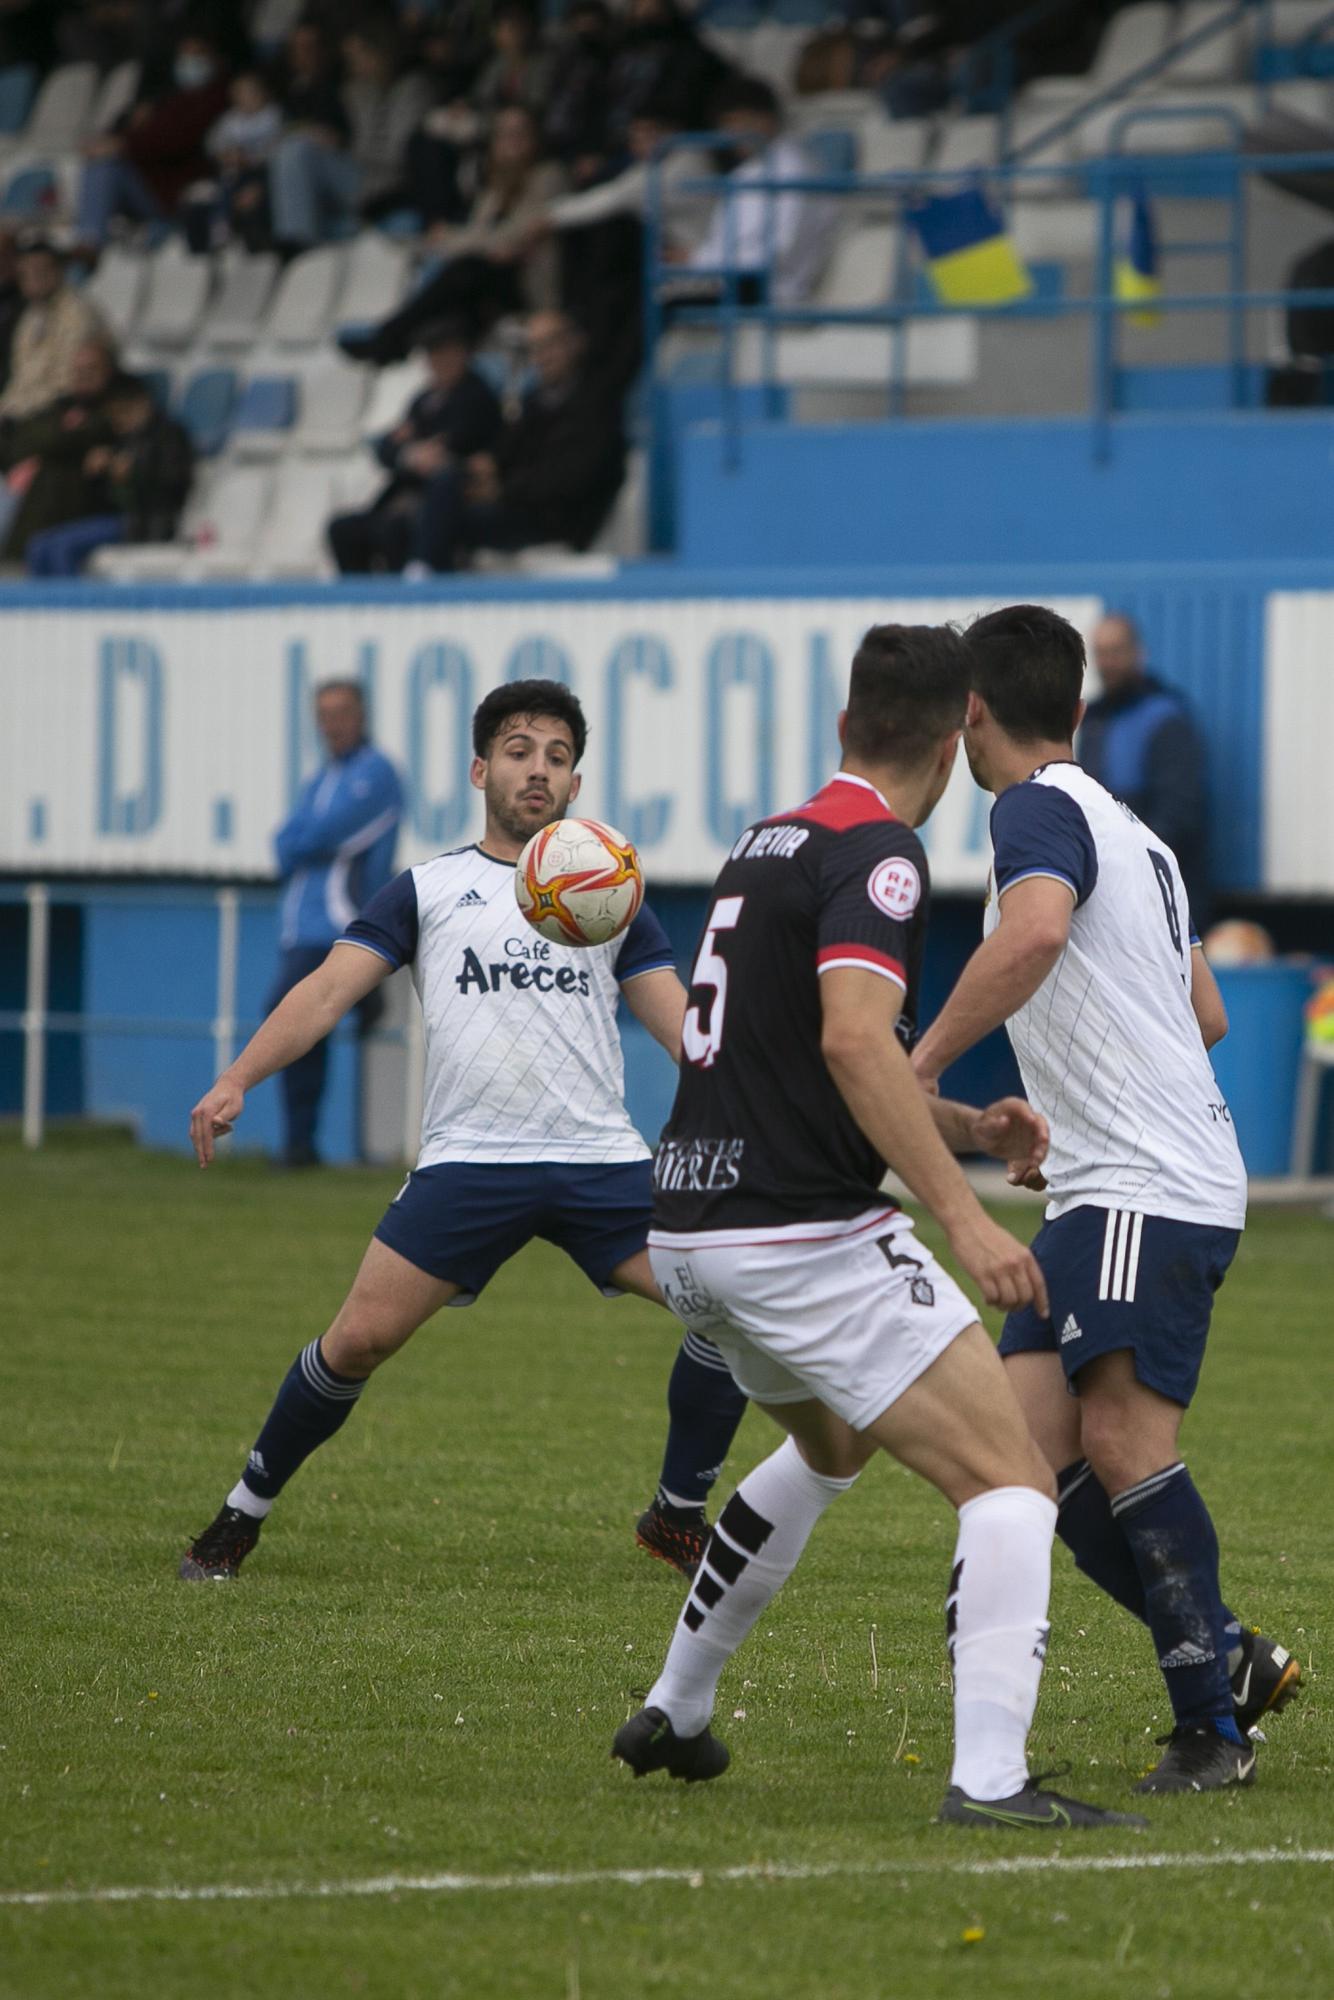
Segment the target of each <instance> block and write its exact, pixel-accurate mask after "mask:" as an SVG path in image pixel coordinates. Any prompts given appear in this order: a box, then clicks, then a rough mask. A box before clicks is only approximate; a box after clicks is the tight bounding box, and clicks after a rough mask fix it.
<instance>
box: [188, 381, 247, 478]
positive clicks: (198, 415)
mask: <svg viewBox="0 0 1334 2000" xmlns="http://www.w3.org/2000/svg"><path fill="white" fill-rule="evenodd" d="M235 407H236V370H235V369H234V368H204V369H201V370H200V372H199V374H198V375H192V376H191V378H190V380H189V381H188V382H187V383H186V385H185V392H184V394H183V395H182V397H181V409H180V417H181V422H182V423H183V424H184V425H185V428H186V429H187V430H188V431H189V433H190V436H191V437H192V438H193V439H194V446H195V450H196V451H197V452H199V453H201V454H202V456H203V457H205V458H212V457H213V456H214V455H215V454H216V453H217V452H220V451H221V450H222V447H223V446H224V445H225V444H226V442H227V434H228V432H229V431H230V430H231V426H232V411H233V410H234V408H235Z"/></svg>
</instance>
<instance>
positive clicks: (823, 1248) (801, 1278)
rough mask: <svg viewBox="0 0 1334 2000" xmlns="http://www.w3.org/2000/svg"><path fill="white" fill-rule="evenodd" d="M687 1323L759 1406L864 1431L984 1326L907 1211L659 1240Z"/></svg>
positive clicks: (657, 1250) (653, 1238) (675, 1305)
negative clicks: (827, 1415) (816, 1410)
mask: <svg viewBox="0 0 1334 2000" xmlns="http://www.w3.org/2000/svg"><path fill="white" fill-rule="evenodd" d="M648 1246H649V1260H650V1262H651V1263H652V1266H653V1275H654V1277H655V1278H656V1279H657V1281H658V1284H659V1285H660V1286H661V1288H662V1292H663V1296H664V1297H665V1299H666V1301H667V1303H668V1305H669V1306H670V1307H671V1309H672V1311H673V1312H674V1313H675V1314H676V1316H677V1318H678V1319H679V1320H682V1321H683V1322H684V1324H685V1325H686V1326H687V1327H689V1328H690V1330H691V1331H692V1332H693V1333H700V1334H704V1335H706V1336H707V1338H708V1339H709V1340H711V1341H713V1342H714V1344H715V1346H717V1347H719V1348H721V1349H722V1352H723V1355H724V1357H725V1358H726V1361H727V1365H728V1367H729V1368H730V1369H731V1371H732V1374H733V1375H734V1376H735V1378H736V1382H737V1385H738V1387H739V1388H741V1389H743V1390H744V1391H745V1393H746V1395H748V1396H750V1397H752V1398H753V1399H754V1400H755V1401H756V1402H758V1403H801V1402H807V1401H809V1400H810V1399H811V1398H812V1397H814V1398H815V1399H817V1400H818V1401H819V1402H821V1403H824V1404H826V1405H827V1406H828V1407H829V1408H830V1409H831V1410H833V1411H834V1412H835V1414H836V1415H838V1416H840V1417H842V1418H843V1419H844V1420H845V1421H846V1422H847V1423H849V1424H851V1425H852V1426H853V1428H854V1430H864V1429H865V1428H866V1426H867V1425H868V1424H869V1423H871V1422H873V1421H874V1419H875V1418H876V1417H878V1416H879V1415H880V1413H881V1411H882V1410H887V1409H888V1408H889V1406H890V1404H891V1403H893V1402H896V1401H897V1400H898V1398H899V1397H900V1396H901V1395H902V1394H903V1392H904V1390H905V1389H907V1388H910V1387H911V1385H912V1384H913V1383H914V1382H915V1381H916V1380H917V1378H918V1376H919V1375H924V1374H925V1373H926V1370H927V1369H928V1368H929V1367H930V1366H931V1363H932V1362H933V1361H935V1360H936V1359H937V1357H938V1356H939V1355H941V1354H943V1353H944V1351H945V1349H946V1348H947V1347H948V1346H949V1344H950V1342H951V1341H952V1340H954V1339H955V1338H956V1337H957V1336H958V1335H959V1334H961V1333H962V1332H963V1330H964V1328H965V1327H967V1326H971V1325H972V1324H973V1322H974V1321H975V1320H976V1318H977V1311H976V1308H975V1307H973V1306H972V1305H970V1304H969V1302H968V1300H967V1299H966V1298H965V1297H964V1295H963V1293H962V1292H961V1291H960V1290H959V1287H958V1286H957V1285H956V1284H955V1282H954V1280H953V1279H952V1278H951V1277H950V1276H949V1274H948V1273H947V1272H946V1271H944V1270H943V1269H942V1268H941V1266H940V1265H939V1264H938V1263H937V1262H936V1260H935V1258H934V1257H933V1256H932V1255H931V1253H930V1251H929V1250H926V1249H924V1248H923V1246H922V1245H921V1244H920V1243H919V1242H918V1240H917V1238H916V1236H915V1235H914V1233H913V1226H912V1221H911V1219H910V1218H909V1217H908V1216H906V1215H904V1214H902V1213H901V1212H900V1211H899V1210H897V1209H895V1210H885V1209H874V1210H871V1211H869V1212H868V1213H866V1214H864V1215H858V1216H854V1217H853V1218H852V1219H851V1220H850V1221H847V1222H812V1223H804V1224H803V1223H796V1224H794V1225H792V1226H791V1227H790V1228H783V1229H715V1230H702V1231H699V1232H697V1233H696V1234H694V1235H680V1236H677V1235H672V1234H670V1233H669V1232H667V1231H664V1230H659V1229H654V1230H651V1231H650V1232H649V1239H648Z"/></svg>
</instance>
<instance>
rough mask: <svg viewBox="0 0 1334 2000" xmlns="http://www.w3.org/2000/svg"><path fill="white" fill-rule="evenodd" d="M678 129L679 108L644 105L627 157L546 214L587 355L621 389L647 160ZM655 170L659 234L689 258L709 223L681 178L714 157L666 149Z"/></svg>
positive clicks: (633, 341)
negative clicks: (582, 329)
mask: <svg viewBox="0 0 1334 2000" xmlns="http://www.w3.org/2000/svg"><path fill="white" fill-rule="evenodd" d="M681 131H682V125H681V119H680V115H679V114H678V113H677V112H676V111H675V110H673V109H672V107H671V106H670V105H664V106H662V107H658V106H655V105H646V106H645V108H644V110H643V111H642V112H641V114H640V115H639V116H638V117H637V118H634V119H632V120H631V124H630V132H629V146H630V161H629V164H628V165H627V166H625V167H624V168H623V169H622V171H621V172H620V173H618V174H616V175H614V176H613V177H612V178H611V179H610V180H605V181H600V182H599V183H598V184H597V185H596V186H595V187H590V188H584V189H581V190H580V192H579V193H577V194H567V195H561V196H560V197H559V198H558V199H557V200H556V201H553V202H552V203H551V204H550V206H549V207H548V209H547V211H546V215H545V217H544V218H543V222H544V225H545V226H546V227H548V228H550V229H552V230H554V231H555V232H556V241H557V243H558V246H559V251H560V260H561V291H562V295H563V296H564V297H565V298H567V299H572V300H577V301H578V303H579V316H580V320H581V321H582V323H583V325H584V326H585V328H586V329H587V332H588V340H589V350H590V354H591V356H592V357H593V358H594V360H595V362H596V364H597V366H598V368H599V370H600V372H601V373H602V374H603V375H604V376H605V378H606V380H607V381H608V383H609V384H610V385H613V386H615V387H617V388H619V389H620V390H622V391H624V390H626V389H628V388H629V386H630V383H631V382H632V381H633V379H634V377H635V375H636V373H637V372H638V369H639V364H640V360H641V358H642V344H643V323H642V322H643V277H644V220H645V217H646V215H647V213H648V201H649V187H650V179H651V174H652V172H653V166H652V162H653V160H654V157H655V155H656V154H657V151H658V148H659V147H660V146H661V145H663V144H664V143H665V142H666V141H667V140H669V139H674V138H679V137H680V135H681ZM657 172H658V185H659V202H660V207H659V211H658V218H659V225H660V228H661V230H662V237H663V240H664V241H665V242H666V243H667V244H668V245H669V246H671V247H672V249H673V250H674V252H675V253H676V254H677V255H679V256H682V257H686V256H688V255H689V254H690V251H691V250H692V249H693V247H694V245H695V244H696V243H697V242H698V241H699V239H700V237H701V236H702V235H703V234H704V231H705V230H706V228H707V227H708V221H709V204H708V202H707V201H706V200H704V199H703V198H702V197H699V196H696V197H694V198H692V197H690V196H688V195H681V194H679V193H677V192H676V190H677V189H678V188H679V187H680V185H681V183H682V182H683V181H688V180H692V179H693V180H709V179H711V178H712V175H713V165H712V162H711V161H710V160H708V159H707V158H706V157H705V155H704V154H702V153H699V152H696V151H694V150H693V149H692V148H688V147H683V148H681V149H680V150H679V151H676V152H671V153H667V154H665V155H664V157H663V159H662V161H661V163H660V165H659V167H658V169H657Z"/></svg>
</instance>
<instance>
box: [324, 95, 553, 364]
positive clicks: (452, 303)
mask: <svg viewBox="0 0 1334 2000" xmlns="http://www.w3.org/2000/svg"><path fill="white" fill-rule="evenodd" d="M562 185H563V182H562V177H561V172H560V168H559V167H557V166H556V165H554V163H553V162H551V161H549V160H546V161H544V160H543V159H542V158H541V137H540V134H539V131H538V126H537V121H536V119H535V118H534V117H533V114H532V112H531V111H524V110H522V109H520V107H519V106H518V105H511V106H509V108H508V109H507V110H504V111H500V112H498V113H497V114H496V122H495V129H494V131H493V133H492V137H491V151H490V157H489V162H488V166H487V174H486V180H485V182H484V183H483V186H482V189H481V191H480V193H479V194H478V196H477V199H476V201H475V202H474V203H473V207H472V213H471V215H470V216H469V217H468V221H467V224H466V225H465V227H464V228H462V229H448V228H442V229H438V230H436V231H434V232H433V234H432V237H431V242H432V245H433V247H434V248H436V249H440V250H444V251H447V252H448V256H449V262H448V263H447V264H446V265H445V266H444V268H443V269H442V270H440V271H438V272H437V273H436V275H435V276H434V277H433V278H431V279H429V280H428V281H427V283H426V284H425V285H423V286H422V287H421V289H420V291H418V292H415V293H414V294H413V296H412V297H411V298H410V299H409V300H408V302H407V304H406V305H404V306H402V307H400V309H399V310H398V311H397V312H396V313H391V314H390V316H389V318H388V319H384V320H381V321H380V324H379V325H378V326H377V327H374V328H372V329H371V331H370V332H369V333H351V334H340V335H339V337H338V344H339V346H340V347H341V348H342V349H343V351H344V352H345V353H346V354H349V355H351V357H352V359H353V360H354V361H374V362H375V363H376V365H377V366H381V367H382V366H383V365H384V363H385V362H387V361H401V360H402V358H403V356H404V355H405V354H408V353H410V352H411V350H412V347H413V344H414V342H415V341H416V340H418V339H419V338H420V336H421V330H422V328H423V327H424V326H429V325H430V324H431V323H432V321H433V320H438V319H441V318H445V317H447V316H450V315H454V314H461V315H462V316H463V317H464V318H466V319H467V320H468V321H469V323H470V324H471V326H472V327H473V329H474V331H475V332H481V331H483V330H484V329H486V328H487V327H489V326H490V325H491V324H492V322H493V321H494V320H496V319H497V318H498V317H499V316H500V314H502V313H507V312H521V311H523V310H524V309H525V308H527V309H529V310H541V309H543V308H545V307H547V306H551V305H554V304H555V302H556V298H557V296H558V292H559V266H558V262H557V258H556V253H555V249H554V246H553V245H552V244H551V243H550V241H548V240H546V231H545V227H544V224H543V217H544V216H545V214H546V211H547V208H548V206H549V204H550V203H551V202H552V201H553V200H554V199H555V197H556V196H557V195H558V194H559V193H560V192H561V188H562Z"/></svg>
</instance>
